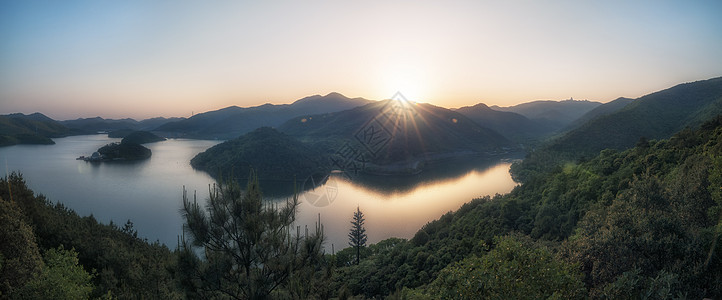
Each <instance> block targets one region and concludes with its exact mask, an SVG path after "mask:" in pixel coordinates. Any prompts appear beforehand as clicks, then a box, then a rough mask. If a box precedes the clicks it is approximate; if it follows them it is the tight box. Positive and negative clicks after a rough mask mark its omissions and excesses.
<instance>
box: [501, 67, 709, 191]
mask: <svg viewBox="0 0 722 300" xmlns="http://www.w3.org/2000/svg"><path fill="white" fill-rule="evenodd" d="M588 114H589V115H587V116H583V117H582V118H581V119H580V121H579V122H580V123H579V124H578V125H575V126H576V127H572V128H570V129H569V130H568V131H567V132H566V133H564V134H561V135H558V136H557V137H556V138H554V139H552V140H550V141H548V142H547V143H545V144H543V145H541V146H540V147H538V149H536V150H535V151H533V152H531V153H529V154H528V155H527V157H526V158H525V159H524V160H523V161H522V162H521V163H520V164H517V165H516V166H513V167H512V173H514V176H515V178H516V179H517V180H521V181H526V180H529V179H530V178H532V177H534V176H535V174H544V173H547V172H549V171H550V170H552V169H554V168H555V167H556V166H559V165H561V164H563V163H565V162H578V161H579V160H580V159H582V160H583V159H584V158H586V157H594V156H596V155H597V154H599V152H600V151H602V150H604V149H613V150H624V149H628V148H631V147H633V146H634V145H635V144H638V143H644V142H645V141H647V140H655V139H667V138H670V137H671V136H672V135H673V134H675V133H677V132H679V131H681V130H683V129H686V128H689V129H694V128H697V127H698V126H699V125H700V124H702V123H704V122H706V121H709V120H711V119H713V118H715V117H716V116H718V115H722V77H717V78H712V79H708V80H700V81H695V82H690V83H683V84H679V85H676V86H674V87H671V88H668V89H665V90H662V91H658V92H655V93H651V94H648V95H645V96H642V97H639V98H637V99H634V100H631V99H626V98H619V99H617V100H614V101H612V102H609V103H606V104H604V105H603V106H599V107H598V110H596V111H594V110H593V111H590V112H589V113H588ZM585 120H586V122H585ZM581 122H583V123H581Z"/></svg>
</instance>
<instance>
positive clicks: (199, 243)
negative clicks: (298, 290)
mask: <svg viewBox="0 0 722 300" xmlns="http://www.w3.org/2000/svg"><path fill="white" fill-rule="evenodd" d="M281 206H282V207H280V208H278V207H277V204H272V203H264V202H263V200H262V196H261V190H260V187H259V185H258V177H257V176H256V174H255V173H254V172H253V171H251V176H250V179H249V181H248V185H247V187H246V190H245V191H242V190H241V188H240V186H239V185H238V184H237V183H234V182H233V181H229V182H228V183H226V184H219V185H218V186H215V185H214V187H213V188H212V189H210V198H209V199H208V203H207V205H206V210H207V212H206V211H203V210H202V209H201V207H200V206H199V205H198V203H197V202H196V200H195V197H194V200H193V202H191V201H189V199H188V197H187V195H186V193H185V191H184V193H183V210H182V212H183V216H184V218H185V224H184V230H185V232H187V233H188V234H189V235H190V237H191V240H190V241H191V243H189V242H188V241H186V240H185V237H184V238H183V241H182V245H181V247H180V248H181V249H180V250H181V251H180V252H181V254H180V257H179V268H180V270H181V276H184V278H182V283H183V286H184V287H185V289H186V292H187V293H188V297H189V298H233V299H266V298H269V297H271V295H272V293H273V292H274V291H277V290H278V289H277V288H279V287H283V286H285V285H287V284H288V283H289V279H290V278H291V277H292V276H293V274H298V273H299V272H301V271H302V270H303V269H304V268H308V267H315V265H316V264H317V263H318V262H319V260H321V259H322V256H323V254H322V249H321V246H322V243H323V239H324V237H323V231H322V229H321V226H320V224H317V226H316V232H315V233H313V234H311V235H309V234H308V229H306V231H305V235H302V234H301V232H300V228H299V227H296V230H295V232H293V231H294V230H292V225H293V222H294V221H295V219H296V211H297V207H298V198H297V197H296V196H294V197H293V199H292V200H288V201H286V203H285V205H281ZM197 253H203V254H204V259H199V258H198V257H197V255H196V254H197Z"/></svg>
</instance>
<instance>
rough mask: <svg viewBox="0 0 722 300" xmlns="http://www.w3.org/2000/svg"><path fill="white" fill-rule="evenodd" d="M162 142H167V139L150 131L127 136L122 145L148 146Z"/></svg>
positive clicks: (134, 132)
mask: <svg viewBox="0 0 722 300" xmlns="http://www.w3.org/2000/svg"><path fill="white" fill-rule="evenodd" d="M109 136H110V135H109ZM160 141H165V138H162V137H159V136H157V135H155V134H153V133H151V132H148V131H133V132H130V133H128V134H127V135H125V136H124V137H123V140H122V141H121V142H120V143H121V144H123V143H126V144H127V143H131V144H147V143H155V142H160Z"/></svg>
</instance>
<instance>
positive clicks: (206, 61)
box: [0, 0, 722, 119]
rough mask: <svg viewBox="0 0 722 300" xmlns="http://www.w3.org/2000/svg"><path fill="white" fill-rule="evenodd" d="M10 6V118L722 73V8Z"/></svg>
mask: <svg viewBox="0 0 722 300" xmlns="http://www.w3.org/2000/svg"><path fill="white" fill-rule="evenodd" d="M270 2H271V1H264V2H262V3H261V1H253V2H251V1H249V2H245V1H128V0H123V1H105V0H93V1H67V0H64V1H57V0H52V1H33V0H22V1H0V114H6V113H10V112H23V113H31V112H35V111H39V112H43V113H45V114H47V115H48V116H50V117H52V118H56V119H74V118H78V117H93V116H102V117H106V118H119V117H133V118H138V119H142V118H146V117H152V116H166V117H169V116H189V115H190V114H191V112H196V113H198V112H203V111H208V110H214V109H219V108H222V107H225V106H229V105H239V106H254V105H259V104H263V103H266V102H270V103H290V102H292V101H294V100H296V99H299V98H302V97H304V96H308V95H313V94H327V93H329V92H333V91H336V92H340V93H342V94H344V95H346V96H349V97H365V98H369V99H384V98H389V97H391V96H393V95H394V93H396V92H397V91H400V92H401V93H403V94H404V95H406V97H407V98H410V99H411V100H417V101H420V102H430V103H434V104H436V105H440V106H444V107H459V106H464V105H472V104H475V103H478V102H484V103H487V104H489V105H493V104H497V105H501V106H507V105H513V104H518V103H522V102H528V101H531V100H538V99H554V100H561V99H568V98H569V97H574V99H589V100H596V101H602V102H606V101H610V100H613V99H615V98H617V97H619V96H626V97H639V96H642V95H644V94H647V93H650V92H654V91H657V90H660V89H664V88H667V87H670V86H672V85H675V84H677V83H682V82H688V81H695V80H702V79H708V78H711V77H717V76H722V1H718V0H712V1H428V2H427V1H398V2H396V1H354V2H351V1H328V2H320V1H319V2H316V1H295V2H287V3H283V2H275V3H276V4H271V3H270Z"/></svg>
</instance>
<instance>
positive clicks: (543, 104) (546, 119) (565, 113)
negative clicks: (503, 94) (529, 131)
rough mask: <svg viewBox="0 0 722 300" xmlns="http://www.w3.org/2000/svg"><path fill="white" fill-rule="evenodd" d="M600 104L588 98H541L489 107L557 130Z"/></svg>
mask: <svg viewBox="0 0 722 300" xmlns="http://www.w3.org/2000/svg"><path fill="white" fill-rule="evenodd" d="M601 104H602V103H600V102H594V101H588V100H581V101H579V100H564V101H551V100H541V101H532V102H527V103H522V104H519V105H514V106H509V107H499V106H496V105H495V106H492V107H491V109H493V110H498V111H508V112H514V113H518V114H520V115H523V116H525V117H527V118H529V119H530V120H533V121H537V122H539V123H540V124H545V126H549V127H552V128H555V130H559V129H562V128H564V127H565V126H567V125H569V124H570V123H571V122H573V121H574V120H576V119H578V118H580V117H581V116H583V115H584V114H586V113H587V112H589V111H591V110H592V109H594V108H596V107H597V106H599V105H601Z"/></svg>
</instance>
